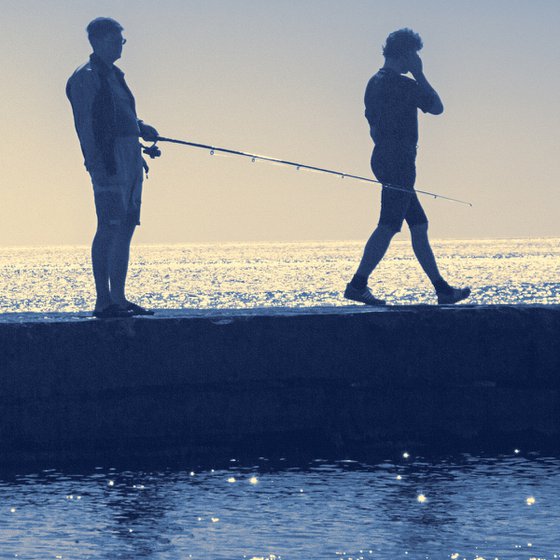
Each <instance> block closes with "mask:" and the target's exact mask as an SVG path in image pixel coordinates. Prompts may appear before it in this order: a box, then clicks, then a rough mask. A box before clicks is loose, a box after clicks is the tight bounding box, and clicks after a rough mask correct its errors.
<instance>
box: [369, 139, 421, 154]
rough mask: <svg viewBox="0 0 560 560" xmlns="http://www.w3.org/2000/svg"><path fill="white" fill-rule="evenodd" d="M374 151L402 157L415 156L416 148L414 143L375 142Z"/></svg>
mask: <svg viewBox="0 0 560 560" xmlns="http://www.w3.org/2000/svg"><path fill="white" fill-rule="evenodd" d="M375 150H376V151H377V152H383V153H390V154H395V155H396V154H403V155H408V156H410V155H414V156H415V155H416V152H417V151H418V146H417V144H416V143H414V144H412V143H405V142H376V143H375Z"/></svg>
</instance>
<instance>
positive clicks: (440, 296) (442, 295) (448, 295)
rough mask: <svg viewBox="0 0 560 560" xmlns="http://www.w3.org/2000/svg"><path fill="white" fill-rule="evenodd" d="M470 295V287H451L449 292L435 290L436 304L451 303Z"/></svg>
mask: <svg viewBox="0 0 560 560" xmlns="http://www.w3.org/2000/svg"><path fill="white" fill-rule="evenodd" d="M470 295H471V289H470V288H451V292H437V302H438V305H451V304H453V303H457V302H458V301H462V300H464V299H467V298H468V297H469V296H470Z"/></svg>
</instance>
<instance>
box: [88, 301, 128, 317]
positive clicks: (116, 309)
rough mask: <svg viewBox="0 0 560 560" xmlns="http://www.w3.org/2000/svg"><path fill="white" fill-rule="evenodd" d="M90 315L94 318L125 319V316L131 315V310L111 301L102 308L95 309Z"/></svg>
mask: <svg viewBox="0 0 560 560" xmlns="http://www.w3.org/2000/svg"><path fill="white" fill-rule="evenodd" d="M92 315H93V316H94V317H95V318H96V319H126V318H127V317H132V315H133V313H132V311H129V310H128V309H125V308H124V307H121V306H120V305H117V304H116V303H113V304H111V305H108V306H107V307H104V308H103V309H96V310H95V311H94V312H93V313H92Z"/></svg>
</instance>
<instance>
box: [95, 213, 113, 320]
mask: <svg viewBox="0 0 560 560" xmlns="http://www.w3.org/2000/svg"><path fill="white" fill-rule="evenodd" d="M113 235H114V232H113V227H112V226H108V225H104V224H99V225H98V226H97V231H96V233H95V237H94V238H93V243H92V245H91V263H92V268H93V279H94V281H95V291H96V293H97V299H96V302H95V310H96V311H102V310H103V309H105V308H106V307H109V305H111V304H112V303H113V301H112V300H111V291H110V285H109V253H110V249H111V245H112V240H113Z"/></svg>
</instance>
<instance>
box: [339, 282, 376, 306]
mask: <svg viewBox="0 0 560 560" xmlns="http://www.w3.org/2000/svg"><path fill="white" fill-rule="evenodd" d="M344 297H345V298H346V299H350V300H352V301H357V302H359V303H365V304H366V305H385V301H383V300H382V299H377V298H376V297H375V296H374V295H373V294H372V293H371V290H370V289H369V288H368V287H367V286H366V287H365V288H363V289H361V290H358V289H357V288H354V286H352V285H351V284H346V290H344Z"/></svg>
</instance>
